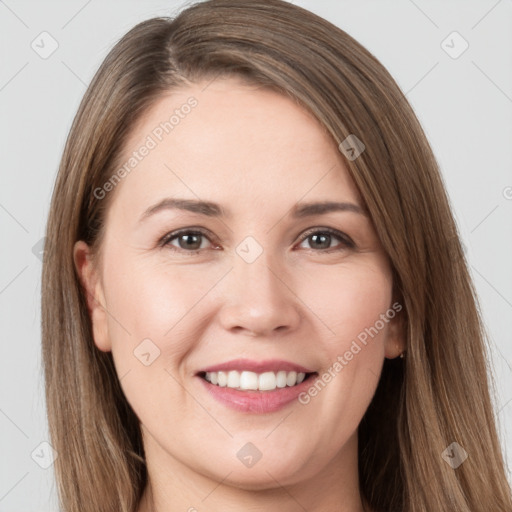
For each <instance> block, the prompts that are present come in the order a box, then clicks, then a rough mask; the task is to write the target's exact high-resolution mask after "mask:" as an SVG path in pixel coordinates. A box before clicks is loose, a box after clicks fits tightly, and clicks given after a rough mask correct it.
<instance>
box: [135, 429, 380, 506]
mask: <svg viewBox="0 0 512 512" xmlns="http://www.w3.org/2000/svg"><path fill="white" fill-rule="evenodd" d="M146 440H147V441H148V443H146V442H145V453H146V460H147V461H148V485H147V486H146V488H145V490H144V494H143V497H142V499H141V502H140V506H139V508H138V511H137V512H171V511H174V510H183V511H187V512H201V511H203V510H206V509H208V510H209V511H210V512H220V511H222V512H235V511H239V510H241V509H242V510H252V511H254V512H260V511H261V512H277V511H279V512H296V511H297V510H300V509H302V510H307V511H308V512H325V511H334V510H336V511H337V512H370V511H369V508H368V506H367V505H366V506H365V505H364V504H363V500H362V499H361V496H360V494H359V479H358V467H357V433H355V434H354V436H353V437H352V438H351V439H350V440H349V441H348V442H347V443H346V444H345V445H344V446H343V448H342V450H341V451H340V452H339V453H338V454H337V455H336V456H334V457H333V458H332V459H331V461H330V462H329V463H328V464H327V465H326V466H324V467H323V468H318V471H315V468H314V461H306V462H305V463H304V470H303V471H298V472H297V473H296V474H295V476H292V477H291V478H288V480H287V481H286V482H284V480H283V479H282V477H281V480H283V481H282V482H280V481H278V480H277V479H276V478H274V477H273V476H272V475H271V471H267V472H266V473H267V479H266V480H267V481H265V482H261V481H259V482H258V483H256V484H254V485H248V484H247V483H246V482H245V483H243V484H240V483H238V484H237V482H236V480H235V479H234V478H230V476H231V477H232V475H231V472H226V474H225V475H222V476H220V478H215V477H214V475H207V474H205V473H202V472H200V471H196V470H194V469H193V468H191V467H190V466H188V465H186V464H184V463H182V462H181V461H179V460H177V459H176V458H174V457H172V456H170V455H169V454H168V453H167V452H164V450H163V448H162V447H161V446H159V445H158V444H156V443H155V441H154V439H152V438H151V436H150V437H149V439H148V438H146ZM308 462H310V463H309V464H308ZM308 466H309V468H308ZM214 469H216V468H214ZM306 470H307V472H306ZM301 475H306V476H305V477H303V478H301ZM249 487H251V488H249Z"/></svg>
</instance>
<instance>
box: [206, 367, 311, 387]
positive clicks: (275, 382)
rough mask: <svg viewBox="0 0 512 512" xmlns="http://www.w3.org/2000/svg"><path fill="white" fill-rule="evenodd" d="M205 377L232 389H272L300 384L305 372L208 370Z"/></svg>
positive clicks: (218, 384) (209, 380)
mask: <svg viewBox="0 0 512 512" xmlns="http://www.w3.org/2000/svg"><path fill="white" fill-rule="evenodd" d="M204 377H205V379H206V380H207V381H208V382H211V383H212V384H215V385H217V386H220V387H228V388H232V389H238V390H241V391H245V390H259V391H272V390H274V389H276V388H284V387H286V386H289V387H291V386H295V385H297V384H300V383H301V382H302V381H303V380H304V379H305V378H306V374H305V373H302V372H300V373H297V372H293V371H292V372H286V371H278V372H277V373H275V372H264V373H259V374H258V373H255V372H248V371H242V372H238V371H236V370H231V371H229V372H206V374H205V376H204Z"/></svg>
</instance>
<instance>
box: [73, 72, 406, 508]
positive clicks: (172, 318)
mask: <svg viewBox="0 0 512 512" xmlns="http://www.w3.org/2000/svg"><path fill="white" fill-rule="evenodd" d="M206 85H207V83H206V82H205V83H199V84H192V85H190V86H189V87H186V88H185V87H184V88H182V89H179V90H175V91H173V92H172V94H170V95H167V96H166V97H164V98H161V99H160V100H159V101H157V102H155V104H154V105H153V106H152V107H151V109H150V110H149V111H148V112H146V115H145V116H144V118H143V119H142V120H141V122H140V123H139V124H138V125H137V126H135V127H134V128H133V133H132V135H131V137H130V139H129V140H128V141H127V144H126V147H125V156H126V159H127V158H129V155H130V154H131V153H132V152H133V151H134V150H136V149H137V148H139V147H140V146H141V145H142V144H143V143H144V141H145V140H146V139H147V136H148V134H151V133H152V131H153V130H154V128H155V127H156V126H158V125H159V124H160V123H161V122H162V121H164V120H167V119H169V115H170V114H169V113H172V111H174V110H175V109H176V108H179V107H180V105H183V104H184V103H185V102H186V100H187V98H188V97H190V96H192V95H193V96H194V97H195V98H197V100H198V105H197V106H196V107H195V108H194V109H193V110H192V111H191V113H190V114H189V115H188V116H186V117H185V118H184V119H181V120H180V123H179V124H178V125H177V126H175V128H174V130H173V131H172V133H170V134H167V135H166V136H164V138H163V140H162V141H161V142H160V143H159V144H157V145H156V147H155V148H153V149H152V150H151V151H150V152H149V154H148V155H147V156H146V157H145V158H144V159H143V160H141V161H140V163H138V165H137V167H136V168H135V169H134V170H133V171H132V172H131V173H130V174H128V175H127V176H126V177H125V178H123V179H122V180H121V182H120V183H119V184H118V185H117V187H116V189H115V191H113V192H110V193H111V194H115V195H114V196H113V197H112V198H110V199H112V202H111V204H110V206H109V209H108V212H107V218H106V229H105V236H104V239H103V240H102V245H101V249H100V250H101V259H100V260H93V258H92V256H91V253H90V249H89V247H88V246H87V245H86V244H85V243H84V242H77V244H76V245H75V252H74V257H75V263H76V266H77V269H78V271H79V273H80V275H81V277H82V282H83V284H84V286H85V287H86V288H87V291H88V297H89V301H88V302H89V311H90V315H91V318H92V324H93V334H94V343H95V344H96V346H97V348H98V349H99V350H102V351H112V355H113V358H114V362H115V366H116V370H117V373H118V376H119V378H120V379H121V386H122V388H123V391H124V393H125V395H126V398H127V400H128V401H129V403H130V405H131V406H132V408H133V409H134V411H135V413H136V414H137V416H138V418H139V419H140V421H141V430H142V433H143V439H144V448H145V454H146V460H147V466H148V472H149V477H150V485H149V486H148V487H147V488H146V491H145V494H144V497H143V500H142V502H141V504H140V508H139V512H149V511H150V510H151V511H152V512H169V511H171V510H172V511H174V510H183V511H187V510H188V511H194V510H197V511H203V510H208V511H211V512H216V511H223V512H229V511H239V510H254V511H266V512H273V511H280V512H283V511H284V512H292V511H296V510H308V511H309V512H320V511H324V512H325V511H331V510H337V511H341V512H362V511H363V510H364V509H363V504H362V500H361V497H360V494H359V491H358V485H359V484H358V474H357V467H358V466H357V464H358V461H357V427H358V424H359V422H360V421H361V418H362V417H363V415H364V413H365V411H366V409H367V407H368V405H369V403H370V401H371V399H372V397H373V394H374V392H375V389H376V386H377V383H378V377H379V375H380V372H381V369H382V364H383V362H384V358H386V357H387V358H395V357H397V356H398V355H399V354H400V353H401V352H402V350H403V349H404V347H403V342H402V337H401V336H400V335H399V328H398V325H399V324H398V320H397V318H398V317H395V319H394V320H392V321H390V322H389V323H386V325H385V327H384V328H382V329H381V330H380V331H379V333H378V335H376V336H375V337H374V338H373V339H371V341H370V342H369V343H368V344H367V345H366V346H364V348H363V349H362V350H361V351H360V352H359V353H358V354H357V355H355V356H354V357H353V359H352V360H350V361H349V362H348V364H347V365H346V366H345V367H344V368H343V370H342V371H341V372H339V373H338V374H337V375H336V377H335V378H333V379H332V380H331V381H330V382H329V383H328V384H327V385H326V386H325V388H324V389H322V390H321V392H319V393H318V395H317V396H315V397H314V398H312V399H311V400H310V402H309V403H307V404H301V403H299V402H298V401H296V400H295V401H293V402H292V403H290V404H287V405H286V406H285V407H284V408H283V409H281V410H279V411H276V412H270V413H266V414H259V413H250V412H240V411H234V410H231V409H230V408H227V407H226V406H225V405H223V404H221V403H219V402H217V401H216V400H214V399H213V398H212V397H211V396H210V395H209V393H207V392H206V391H205V389H204V386H203V384H202V382H200V380H199V379H200V377H198V376H197V375H196V372H197V371H198V370H200V369H201V368H204V367H206V366H209V365H213V364H217V363H222V362H225V361H228V360H230V359H234V358H238V357H246V358H249V359H254V360H262V359H273V358H277V359H285V360H288V361H292V362H294V363H297V364H301V365H303V366H306V367H308V368H313V369H315V370H316V371H317V372H318V374H319V375H322V374H323V373H324V372H326V371H327V369H328V368H329V367H332V365H333V363H334V362H335V361H336V360H337V357H338V356H339V355H343V354H345V353H346V351H347V350H349V349H350V346H351V343H352V341H353V340H355V339H356V338H357V336H358V334H360V333H361V332H362V331H364V329H365V328H368V327H370V326H373V325H375V322H376V320H378V319H379V315H381V314H383V313H385V312H386V311H387V310H389V308H390V307H391V305H392V304H393V297H392V276H391V268H390V264H389V261H388V259H387V257H386V254H385V253H384V251H383V249H382V247H381V245H380V242H379V239H378V237H377V234H376V232H375V230H374V228H373V225H372V223H371V221H370V219H369V217H368V216H366V215H364V214H360V213H356V212H353V211H333V212H329V213H324V214H315V215H313V216H307V217H303V218H293V216H292V215H291V213H290V212H291V209H292V208H293V207H294V206H296V204H297V203H303V202H320V201H337V202H347V203H352V204H355V205H360V206H362V203H361V198H360V196H359V194H358V191H357V188H356V186H355V184H354V183H353V181H352V179H351V178H350V176H349V174H348V171H347V169H346V166H345V164H344V160H343V156H342V155H341V154H340V153H339V151H338V149H337V147H336V145H335V143H334V142H333V141H332V140H331V139H330V138H329V137H328V135H327V134H326V132H325V131H324V130H323V129H322V128H321V126H320V125H319V124H318V122H317V121H316V120H314V118H313V117H312V116H311V115H309V114H308V113H306V112H305V111H304V110H303V109H301V108H299V107H298V106H297V105H296V104H295V103H293V102H292V101H291V100H290V99H288V98H286V97H284V96H282V95H279V94H277V93H275V92H271V91H268V90H264V89H261V88H257V87H254V86H248V85H246V84H243V83H241V82H240V81H239V80H237V79H234V78H229V79H222V80H220V79H217V80H215V81H214V82H213V83H211V84H210V85H209V86H208V87H206ZM205 87H206V89H204V88H205ZM203 89H204V90H203ZM122 161H123V162H124V161H125V160H123V159H122ZM171 197H173V198H186V199H192V200H199V199H200V200H203V201H212V202H215V203H218V204H220V205H221V206H222V207H223V208H224V209H225V210H226V211H227V212H229V213H230V216H227V217H209V216H205V215H201V214H199V213H193V212H188V211H180V210H176V209H165V208H164V209H160V210H159V211H158V212H155V213H153V214H152V215H149V216H147V217H146V218H144V219H143V220H140V218H141V216H142V215H143V213H144V212H145V211H146V210H147V209H148V208H150V207H151V206H153V205H155V204H156V203H158V202H160V201H161V200H162V199H164V198H171ZM183 228H195V229H199V228H202V229H203V230H205V231H206V232H207V234H206V235H205V236H202V237H199V238H198V239H197V244H196V245H195V246H194V248H199V249H200V250H199V252H198V253H195V254H190V249H188V248H187V245H186V242H187V239H186V238H184V237H183V236H182V237H175V238H174V239H173V240H172V241H170V242H169V243H168V245H167V246H159V244H158V242H159V240H160V239H161V238H162V237H163V236H164V235H166V234H167V233H170V232H173V231H176V230H178V229H183ZM311 228H318V229H317V230H316V231H318V232H320V234H322V233H325V228H332V229H335V230H338V231H340V232H341V233H344V234H345V235H346V236H348V237H349V238H350V240H352V241H353V243H354V244H355V247H350V246H349V245H347V244H345V243H344V242H343V240H342V239H338V238H337V237H336V236H331V238H330V239H329V236H328V234H327V235H325V236H327V241H326V242H324V244H323V245H322V243H321V242H319V241H318V239H317V240H315V239H314V237H313V236H312V235H309V236H307V237H304V238H303V235H304V234H305V232H306V231H308V230H310V229H311ZM322 228H324V230H323V231H322ZM248 236H251V237H253V238H254V239H255V240H256V241H257V243H258V244H259V246H260V247H261V249H262V251H263V252H262V253H261V255H260V256H259V257H258V258H257V259H256V260H255V261H253V262H251V263H248V262H247V261H246V260H244V259H243V258H242V257H241V256H240V255H239V254H238V253H237V251H236V248H237V246H238V245H239V244H240V243H241V242H242V241H243V240H244V239H245V238H246V237H248ZM180 240H181V244H180ZM329 240H330V242H329ZM315 243H316V245H315ZM319 243H320V246H319ZM173 248H174V249H175V251H172V249H173ZM187 251H189V253H187ZM328 251H329V252H328ZM147 338H149V339H150V340H151V341H152V343H154V345H156V346H157V347H158V348H159V350H160V355H159V356H158V357H157V358H156V359H155V360H154V361H153V362H152V363H151V364H150V365H148V366H146V365H144V364H142V363H141V362H140V360H139V359H138V358H137V357H135V356H134V350H135V349H136V347H137V346H138V345H139V344H140V343H141V342H142V340H144V339H147ZM248 442H251V443H253V444H254V445H255V446H256V447H257V448H258V450H259V451H260V452H261V454H262V457H261V459H260V460H259V461H258V462H257V463H256V464H255V465H254V466H252V467H246V465H244V464H242V463H241V461H240V459H239V458H238V457H237V452H238V451H239V450H240V448H242V447H243V446H244V445H245V444H246V443H248Z"/></svg>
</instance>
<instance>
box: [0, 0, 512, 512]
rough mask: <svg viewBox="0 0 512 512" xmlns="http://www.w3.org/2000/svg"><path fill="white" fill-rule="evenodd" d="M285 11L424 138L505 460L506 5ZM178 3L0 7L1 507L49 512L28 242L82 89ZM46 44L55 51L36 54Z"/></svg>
mask: <svg viewBox="0 0 512 512" xmlns="http://www.w3.org/2000/svg"><path fill="white" fill-rule="evenodd" d="M295 3H297V4H299V5H301V6H303V7H306V8H308V9H310V10H312V11H313V12H315V13H317V14H319V15H321V16H323V17H325V18H327V19H328V20H330V21H331V22H333V23H335V24H336V25H338V26H340V27H341V28H343V29H344V30H346V31H347V32H348V33H349V34H350V35H352V36H353V37H355V38H356V39H357V40H358V41H360V42H361V43H362V44H363V45H364V46H366V47H367V48H368V49H369V50H370V51H371V52H372V53H373V54H374V55H375V56H376V57H377V58H378V59H380V60H381V62H382V63H383V64H384V65H385V66H386V67H387V68H388V70H389V71H390V72H391V74H392V75H393V76H394V77H395V79H396V80H397V82H398V84H399V85H400V86H401V88H402V89H403V91H404V92H405V93H406V95H407V97H408V99H409V101H410V103H411V104H412V106H413V108H414V110H415V112H416V113H417V115H418V117H419V119H420V122H421V123H422V125H423V127H424V129H425V131H426V133H427V136H428V137H429V140H430V142H431V144H432V147H433V149H434V152H435V154H436V156H437V158H438V161H439V163H440V165H441V169H442V172H443V176H444V179H445V182H446V186H447V189H448V193H449V195H450V197H451V201H452V205H453V210H454V213H455V215H456V218H457V222H458V224H459V228H460V230H461V232H462V235H463V239H464V244H465V246H466V250H467V255H468V257H469V261H470V264H471V271H472V275H473V278H474V282H475V285H476V287H477V291H478V294H479V297H480V301H481V306H482V310H483V313H484V318H485V321H486V324H487V327H488V330H489V333H490V335H491V338H492V361H491V362H492V368H493V372H494V374H495V378H496V399H495V409H496V417H497V419H498V424H499V428H500V435H501V440H502V443H503V447H504V452H505V455H506V456H507V458H508V461H511V460H512V443H511V440H512V386H511V385H510V384H511V378H512V344H511V335H510V333H511V329H512V314H511V313H512V266H511V261H512V260H511V257H510V256H511V254H512V229H511V226H512V171H511V169H512V165H511V164H512V144H511V142H512V2H511V0H500V1H496V0H489V1H487V0H481V1H475V0H473V1H467V0H466V1H448V2H447V1H427V0H415V1H412V0H396V1H370V0H363V1H355V0H354V1H337V2H336V1H334V0H332V1H328V0H323V1H318V0H316V1H313V0H308V1H306V0H304V1H296V2H295ZM181 5H184V3H183V2H173V1H156V0H153V1H146V2H144V3H142V2H136V1H133V0H132V1H123V2H121V1H108V2H106V1H103V2H100V1H99V0H89V1H86V0H72V1H61V2H55V1H54V2H36V1H15V0H5V1H0V38H1V45H0V48H1V50H0V51H1V66H0V109H1V110H0V130H1V132H0V140H1V144H2V146H1V148H2V159H1V186H0V230H1V232H0V237H1V240H2V251H1V253H0V254H1V265H0V315H1V327H2V345H1V347H2V357H1V358H0V366H1V369H0V390H1V396H0V433H1V436H0V459H1V460H2V464H1V468H0V512H4V511H5V512H6V511H9V512H21V511H23V512H27V511H38V512H46V511H55V510H57V505H56V503H57V501H56V490H55V483H54V480H53V474H52V466H51V461H52V458H51V456H52V452H51V449H50V447H49V446H47V445H45V444H42V445H41V443H45V442H47V441H48V434H47V425H46V417H45V409H44V407H45V404H44V395H43V380H42V377H41V368H40V362H41V358H40V328H39V323H40V305H39V294H40V289H41V285H40V273H41V263H40V259H39V257H38V249H40V247H39V246H38V242H39V241H40V239H41V238H42V237H43V235H44V226H45V221H46V216H47V213H48V207H49V202H50V197H51V190H52V186H53V181H54V178H55V174H56V171H57V167H58V163H59V159H60V156H61V153H62V150H63V146H64V142H65V138H66V135H67V132H68V130H69V128H70V126H71V122H72V119H73V116H74V114H75V112H76V109H77V107H78V104H79V101H80V99H81V97H82V95H83V93H84V92H85V89H86V85H87V84H88V83H89V81H90V80H91V78H92V76H93V74H94V72H95V70H96V69H97V67H98V66H99V65H100V62H101V61H102V60H103V58H104V57H105V56H106V54H107V52H108V50H109V49H110V48H111V47H112V45H113V44H114V43H115V42H116V41H117V40H118V39H119V37H121V36H122V35H123V34H124V33H125V32H126V31H128V30H129V29H130V28H131V27H132V26H133V25H135V24H136V23H137V22H139V21H142V20H144V19H147V18H150V17H153V16H162V15H163V16H165V15H173V14H174V13H175V12H176V11H177V10H179V7H180V6H181ZM43 31H46V32H48V33H49V34H50V36H47V35H43V36H41V35H40V34H41V33H42V32H43ZM453 31H457V32H458V33H459V34H460V35H461V36H462V37H463V38H464V39H465V40H466V41H467V43H468V44H469V47H468V48H467V50H466V51H465V52H464V53H462V54H461V55H460V56H458V57H457V58H454V52H457V53H458V52H459V50H460V49H462V48H463V46H462V41H461V40H457V39H456V37H457V36H453V35H452V36H450V37H449V38H448V39H447V40H446V42H445V43H444V44H443V43H442V42H443V40H445V39H446V38H447V36H449V35H450V34H451V33H452V32H453ZM454 38H455V39H454ZM52 39H53V40H55V41H56V43H57V44H58V47H57V49H56V50H55V51H54V53H52V54H51V55H49V56H46V55H44V56H46V57H47V58H42V56H41V53H44V52H48V51H49V50H51V48H52V44H55V43H53V42H52ZM31 45H33V46H34V47H35V48H37V51H36V49H35V48H33V47H32V46H31ZM449 47H451V48H449ZM445 49H447V50H449V52H451V53H452V56H450V55H449V54H448V53H447V52H446V51H445ZM469 456H471V454H469ZM46 465H48V468H46V469H45V468H44V467H41V466H46ZM509 477H510V473H509Z"/></svg>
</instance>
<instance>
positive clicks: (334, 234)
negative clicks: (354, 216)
mask: <svg viewBox="0 0 512 512" xmlns="http://www.w3.org/2000/svg"><path fill="white" fill-rule="evenodd" d="M333 238H337V239H338V240H339V241H340V242H341V244H340V245H339V246H338V247H334V248H332V247H331V242H332V240H333ZM306 240H310V245H312V248H313V249H315V248H316V249H319V250H320V251H317V252H333V251H340V250H343V249H354V248H355V244H354V242H353V241H352V240H351V239H350V237H349V236H347V235H345V233H342V232H341V231H338V230H336V229H331V228H321V229H320V228H315V229H312V230H310V231H307V232H306V233H305V234H304V235H303V236H302V238H301V243H303V242H305V241H306Z"/></svg>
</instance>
